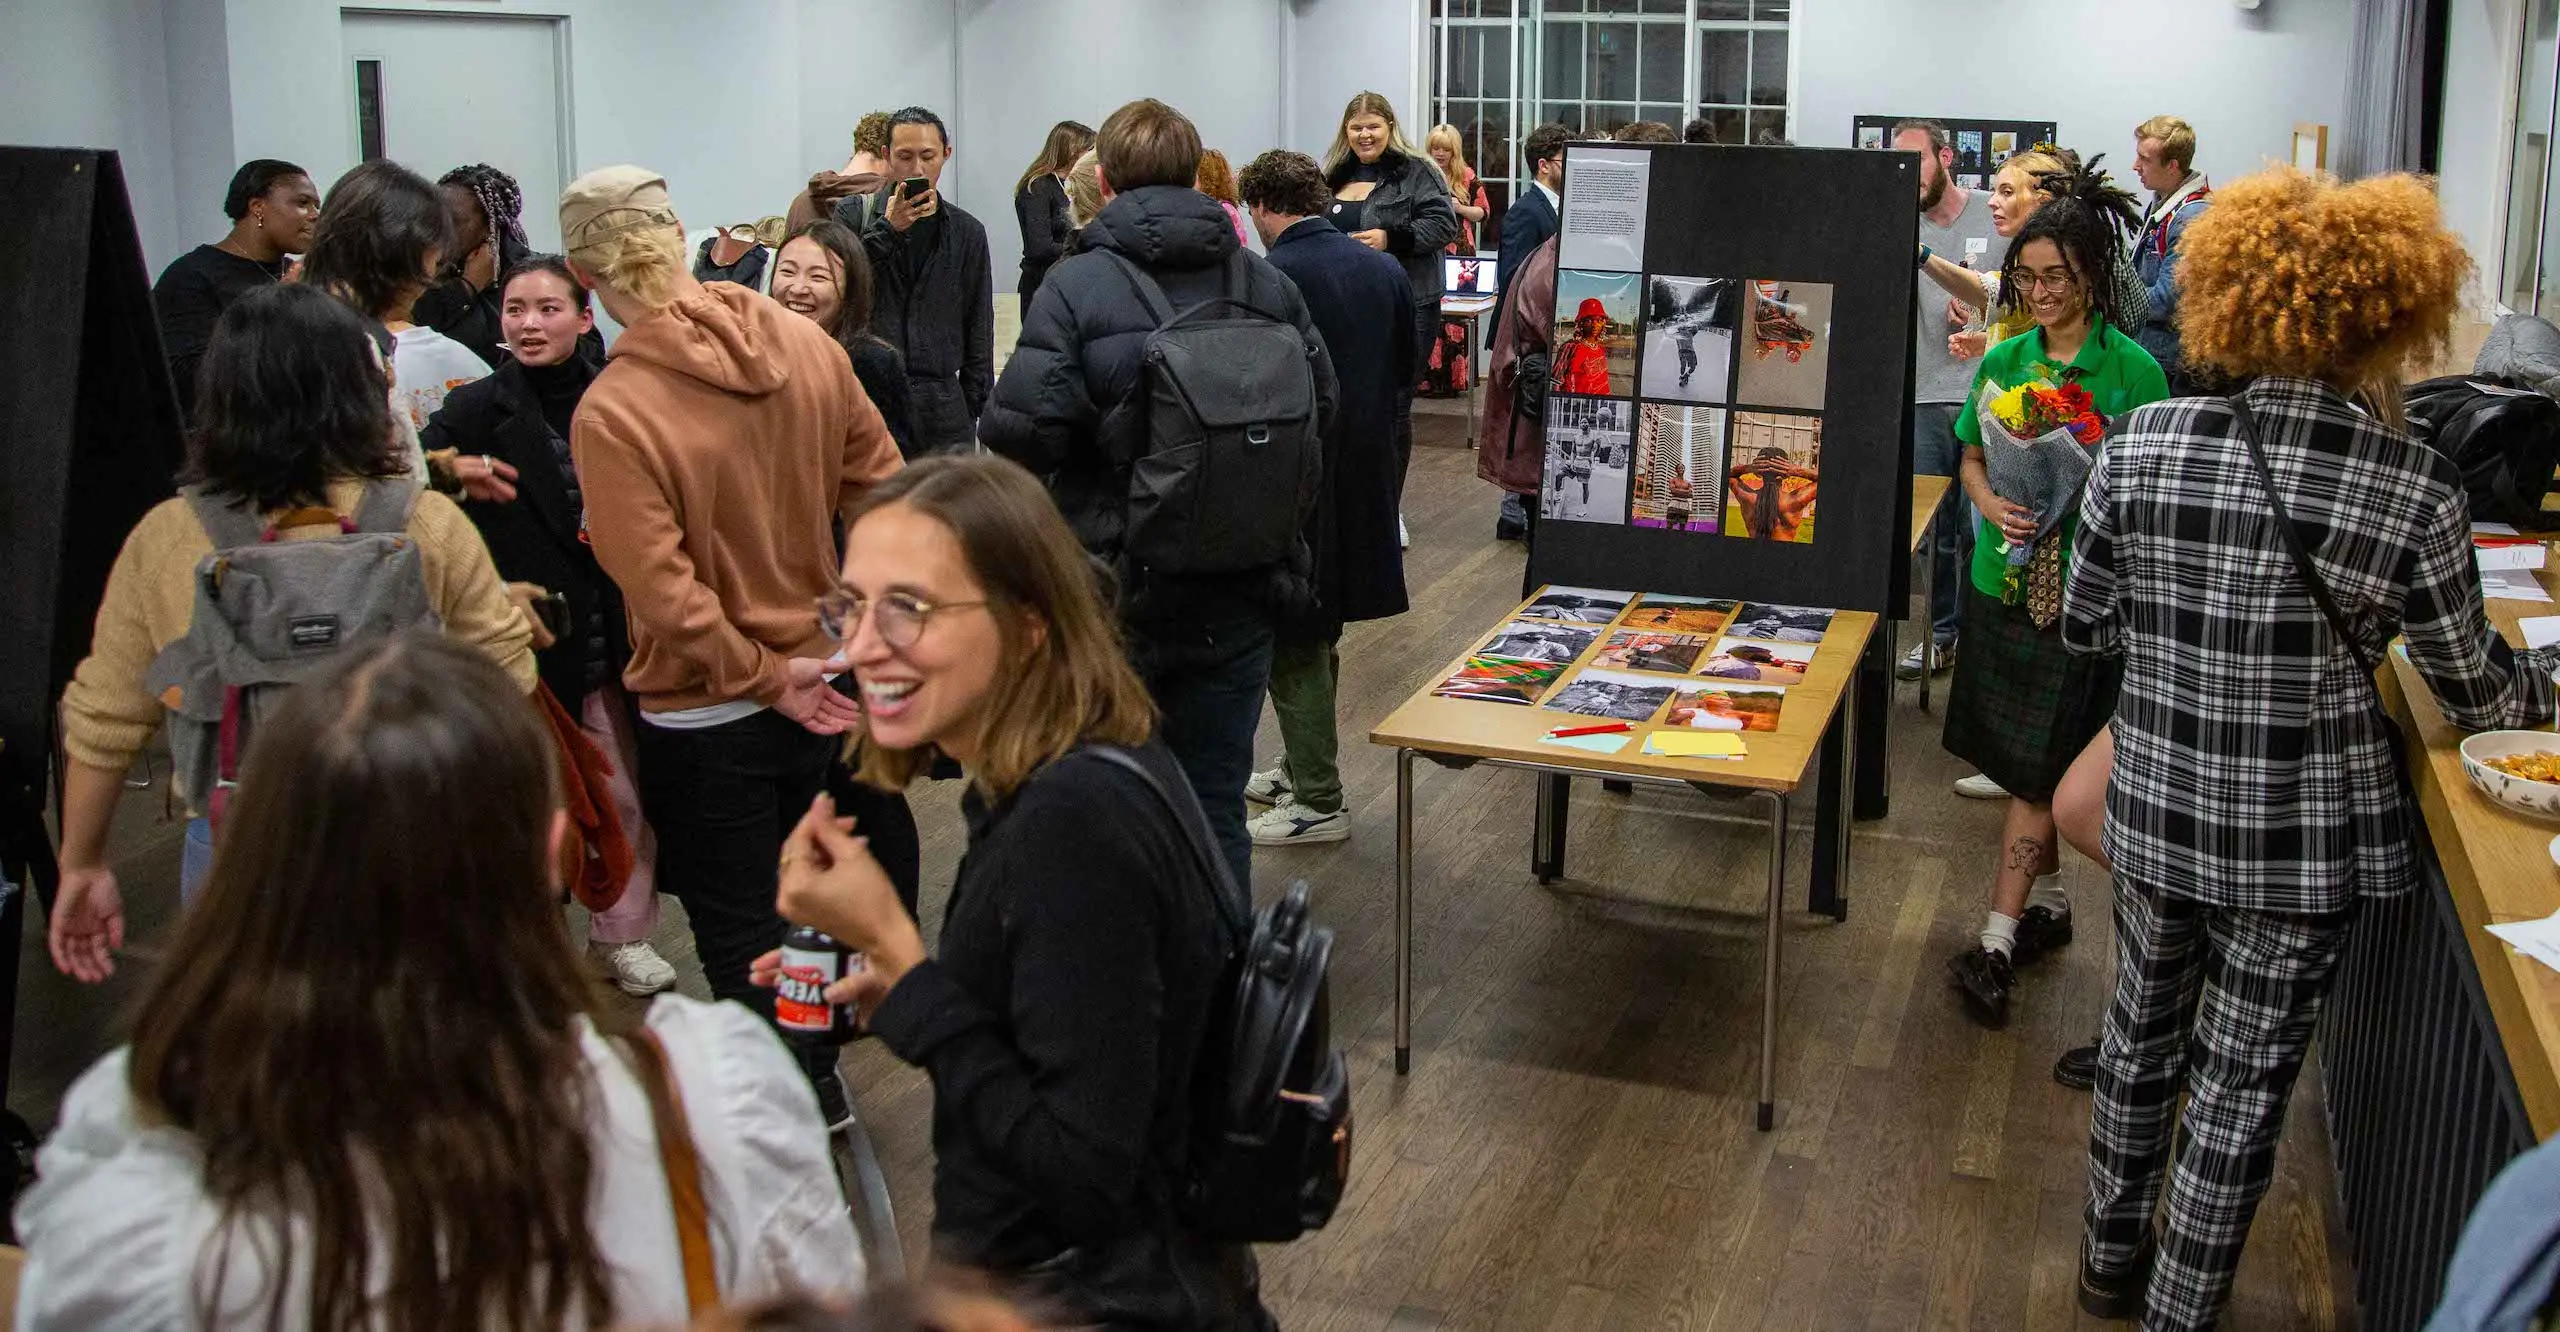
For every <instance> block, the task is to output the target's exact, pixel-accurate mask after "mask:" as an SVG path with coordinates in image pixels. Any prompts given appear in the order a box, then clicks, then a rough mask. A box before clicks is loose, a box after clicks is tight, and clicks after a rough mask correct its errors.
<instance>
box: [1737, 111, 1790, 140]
mask: <svg viewBox="0 0 2560 1332" xmlns="http://www.w3.org/2000/svg"><path fill="white" fill-rule="evenodd" d="M1763 132H1766V133H1770V134H1774V135H1777V136H1778V137H1779V138H1781V139H1783V138H1785V137H1787V113H1786V112H1784V111H1754V112H1752V113H1751V137H1750V138H1749V139H1746V140H1744V141H1743V142H1746V143H1758V142H1760V135H1761V134H1762V133H1763Z"/></svg>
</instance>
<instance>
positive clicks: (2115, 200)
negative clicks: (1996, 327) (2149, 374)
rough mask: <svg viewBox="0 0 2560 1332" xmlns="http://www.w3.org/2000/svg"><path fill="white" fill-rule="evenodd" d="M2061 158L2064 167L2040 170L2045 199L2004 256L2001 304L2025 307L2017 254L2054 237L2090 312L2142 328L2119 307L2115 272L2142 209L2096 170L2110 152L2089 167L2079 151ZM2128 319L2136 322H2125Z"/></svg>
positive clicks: (2123, 326)
mask: <svg viewBox="0 0 2560 1332" xmlns="http://www.w3.org/2000/svg"><path fill="white" fill-rule="evenodd" d="M2061 160H2062V161H2063V164H2064V165H2063V169H2062V170H2060V171H2046V172H2039V173H2037V175H2036V185H2037V188H2039V189H2041V190H2043V191H2044V193H2045V195H2046V198H2045V201H2044V202H2043V203H2041V204H2038V205H2036V211H2035V212H2033V213H2031V214H2029V215H2028V217H2027V224H2026V225H2025V226H2023V227H2020V228H2018V234H2017V235H2016V236H2015V237H2014V238H2012V239H2011V240H2010V242H2009V252H2008V253H2007V254H2006V255H2004V256H2002V258H2001V260H2000V291H2001V296H2002V300H2003V303H2005V304H2006V305H2008V306H2009V308H2011V309H2024V308H2025V307H2026V301H2025V299H2024V294H2023V293H2024V291H2025V288H2023V287H2021V286H2019V285H2018V269H2019V267H2020V259H2019V256H2021V255H2023V254H2025V253H2026V250H2027V242H2029V241H2034V240H2043V241H2051V242H2053V245H2054V248H2055V249H2058V250H2060V251H2061V252H2062V261H2063V262H2064V263H2066V264H2069V265H2070V266H2071V273H2072V276H2073V277H2075V278H2077V279H2079V282H2080V287H2081V294H2082V296H2083V297H2084V298H2086V300H2087V301H2088V304H2089V308H2090V309H2091V310H2092V311H2095V312H2096V313H2098V314H2101V315H2104V316H2105V317H2106V321H2107V323H2108V325H2109V326H2111V327H2113V328H2115V329H2116V330H2118V331H2119V332H2125V331H2129V330H2131V329H2134V328H2139V327H2140V326H2141V320H2140V319H2138V318H2135V314H2134V312H2133V311H2130V310H2119V309H2117V308H2116V292H2115V287H2116V284H2115V271H2116V265H2117V264H2118V263H2120V262H2122V257H2123V255H2124V246H2125V238H2126V237H2127V236H2129V235H2132V234H2135V233H2138V232H2139V231H2140V230H2141V229H2142V207H2141V205H2140V204H2139V203H2138V202H2136V201H2135V199H2134V197H2133V196H2132V195H2131V194H2129V193H2127V192H2125V191H2124V190H2122V189H2120V188H2118V187H2117V186H2116V184H2115V182H2114V181H2113V180H2112V179H2110V178H2109V177H2108V175H2107V173H2106V172H2104V171H2102V170H2100V169H2099V168H2098V164H2099V163H2100V162H2104V161H2105V160H2107V158H2106V154H2104V153H2100V154H2099V155H2098V156H2096V157H2093V158H2090V159H2089V161H2088V162H2087V164H2086V165H2083V164H2082V163H2081V162H2080V161H2079V159H2078V157H2077V156H2076V155H2071V156H2064V157H2062V159H2061ZM2129 319H2130V320H2132V321H2133V322H2131V323H2128V322H2126V321H2127V320H2129Z"/></svg>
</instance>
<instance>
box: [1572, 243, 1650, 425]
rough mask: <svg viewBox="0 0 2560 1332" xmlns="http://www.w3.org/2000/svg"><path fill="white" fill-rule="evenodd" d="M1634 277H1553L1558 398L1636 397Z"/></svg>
mask: <svg viewBox="0 0 2560 1332" xmlns="http://www.w3.org/2000/svg"><path fill="white" fill-rule="evenodd" d="M1637 286H1638V279H1637V276H1636V275H1635V274H1633V273H1592V272H1586V271H1583V270H1581V269H1574V268H1568V269H1566V270H1564V271H1563V272H1560V273H1558V274H1556V326H1555V357H1554V365H1555V368H1554V370H1553V371H1552V372H1551V375H1552V378H1551V379H1550V387H1552V388H1553V390H1554V391H1555V392H1558V393H1581V394H1589V395H1590V396H1592V397H1595V398H1623V397H1628V396H1630V395H1632V394H1633V393H1634V392H1635V383H1636V379H1635V370H1636V288H1637Z"/></svg>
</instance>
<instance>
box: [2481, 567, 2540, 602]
mask: <svg viewBox="0 0 2560 1332" xmlns="http://www.w3.org/2000/svg"><path fill="white" fill-rule="evenodd" d="M2480 595H2481V596H2482V597H2484V598H2486V599H2488V600H2490V601H2549V600H2551V594H2550V593H2548V592H2545V591H2543V590H2542V584H2541V583H2540V582H2538V581H2536V580H2535V579H2534V576H2533V571H2532V570H2530V569H2494V570H2489V571H2487V572H2484V573H2482V574H2481V575H2480Z"/></svg>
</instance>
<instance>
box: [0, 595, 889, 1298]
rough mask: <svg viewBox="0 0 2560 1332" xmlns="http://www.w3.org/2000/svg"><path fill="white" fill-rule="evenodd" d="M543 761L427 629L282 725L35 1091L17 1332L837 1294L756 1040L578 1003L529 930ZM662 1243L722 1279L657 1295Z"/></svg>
mask: <svg viewBox="0 0 2560 1332" xmlns="http://www.w3.org/2000/svg"><path fill="white" fill-rule="evenodd" d="M551 754H552V745H551V740H550V733H549V731H548V729H547V728H546V726H545V723H544V722H543V720H542V719H541V717H540V716H539V715H538V714H537V713H536V712H535V711H534V709H533V707H532V706H531V705H530V704H528V703H527V702H526V701H525V698H524V694H523V691H522V690H521V689H520V688H519V687H518V686H517V685H516V684H515V682H514V681H512V680H510V679H509V678H508V676H507V674H506V673H505V672H504V671H502V670H500V669H499V668H498V667H497V666H496V665H494V664H493V663H491V662H490V661H489V660H488V658H487V656H486V655H485V654H484V653H481V652H478V651H475V650H474V649H472V648H470V647H467V646H463V645H460V644H456V643H452V642H449V641H447V640H445V639H443V638H440V637H438V636H436V635H433V634H429V633H424V632H416V633H411V634H408V635H404V636H402V637H399V638H395V639H393V640H391V641H390V642H388V643H386V644H384V645H383V646H381V647H380V648H377V649H375V650H373V651H371V652H366V653H350V654H348V655H347V656H346V657H344V658H343V659H341V660H338V661H334V662H332V663H330V664H329V665H328V666H327V667H326V668H325V669H324V670H323V671H322V672H321V674H319V675H318V676H317V677H315V678H314V679H312V680H310V681H309V682H307V683H305V684H303V685H301V686H300V687H299V688H297V689H295V690H294V691H293V692H292V693H291V694H289V695H287V696H286V698H285V700H284V702H283V704H282V705H281V708H280V710H279V711H278V712H277V713H276V715H274V716H272V717H269V718H267V719H266V721H265V722H264V723H263V724H262V725H261V726H260V727H259V730H258V737H257V739H256V740H255V741H254V742H253V743H252V745H251V747H250V751H249V757H248V763H247V766H246V768H245V769H244V771H243V773H242V782H241V785H240V788H239V790H238V793H237V798H236V799H235V800H234V801H233V802H232V804H231V806H230V813H229V818H228V820H227V821H226V823H225V825H224V829H223V841H222V846H221V850H220V851H219V853H218V854H217V855H216V857H215V859H214V865H213V876H212V880H211V882H210V883H209V884H208V885H207V887H206V890H205V893H204V896H203V897H202V898H201V899H199V900H198V901H197V902H196V904H195V906H194V907H193V909H192V910H190V911H189V912H188V914H187V916H186V917H185V919H184V921H183V923H182V924H181V925H180V926H179V931H178V935H177V938H176V939H175V940H174V941H173V942H172V943H171V945H170V947H169V949H168V953H167V960H166V961H165V962H164V963H163V965H162V970H161V971H160V973H159V975H158V976H157V977H156V978H155V979H154V980H153V982H152V985H151V988H150V990H149V991H148V992H147V993H146V994H145V996H144V999H143V1003H142V1005H141V1007H140V1009H139V1010H138V1011H139V1013H140V1016H139V1017H138V1019H137V1020H136V1022H135V1025H134V1032H133V1043H132V1044H131V1045H130V1046H129V1047H127V1048H125V1049H121V1050H117V1051H115V1052H114V1053H112V1054H109V1055H108V1056H107V1057H106V1058H104V1059H102V1060H100V1061H99V1062H98V1063H97V1065H96V1066H94V1067H92V1068H91V1069H90V1070H89V1072H88V1073H87V1074H85V1075H84V1076H83V1077H82V1078H81V1079H80V1081H79V1082H78V1083H76V1084H75V1085H74V1086H73V1087H72V1089H71V1091H70V1094H69V1095H68V1096H66V1097H65V1098H64V1101H63V1107H62V1116H61V1125H60V1127H59V1128H58V1129H57V1130H56V1132H55V1134H54V1136H53V1138H52V1139H51V1140H50V1141H49V1142H47V1143H46V1145H45V1147H44V1150H43V1153H42V1155H41V1158H40V1160H41V1163H42V1167H43V1178H42V1181H41V1182H40V1183H38V1184H37V1185H36V1186H35V1188H34V1189H33V1190H32V1191H31V1192H29V1193H28V1194H27V1195H26V1197H25V1199H24V1200H23V1201H22V1202H21V1203H20V1204H19V1206H18V1212H17V1221H18V1227H19V1232H20V1233H21V1234H22V1235H23V1236H24V1237H25V1241H26V1244H27V1267H26V1273H25V1276H24V1278H23V1279H22V1280H21V1282H20V1284H19V1288H18V1318H19V1321H20V1322H21V1323H22V1324H24V1325H26V1326H30V1327H154V1328H166V1327H194V1328H251V1327H255V1328H274V1327H312V1328H346V1327H365V1328H376V1329H382V1332H440V1330H441V1329H446V1328H460V1327H507V1328H570V1327H578V1328H586V1327H596V1326H602V1325H604V1324H608V1323H614V1322H618V1321H620V1320H625V1319H631V1320H641V1321H671V1320H677V1319H682V1318H683V1317H685V1316H686V1315H687V1313H688V1312H689V1311H690V1310H691V1309H693V1308H695V1307H699V1306H700V1305H702V1304H707V1303H708V1302H709V1301H710V1299H712V1298H716V1297H719V1296H723V1295H726V1296H739V1297H743V1296H749V1295H755V1294H759V1293H775V1292H779V1291H782V1290H787V1289H793V1288H804V1287H817V1288H835V1289H847V1288H854V1287H858V1286H860V1285H861V1283H862V1277H863V1263H862V1258H861V1255H860V1252H859V1250H858V1248H857V1244H856V1240H855V1236H854V1232H853V1228H852V1224H851V1222H850V1220H849V1218H848V1216H847V1214H846V1210H845V1204H844V1199H843V1197H842V1195H841V1193H840V1192H839V1191H838V1189H837V1186H836V1182H835V1176H834V1173H833V1172H832V1171H831V1170H830V1169H829V1166H828V1158H827V1154H826V1150H825V1129H824V1126H823V1125H822V1124H821V1123H820V1122H819V1119H818V1110H817V1103H816V1101H815V1100H814V1099H813V1098H812V1097H811V1095H810V1093H809V1090H808V1083H807V1081H806V1080H805V1079H804V1078H803V1077H802V1076H801V1073H800V1070H799V1068H798V1066H797V1065H796V1064H795V1063H794V1062H793V1060H792V1058H791V1056H790V1055H789V1054H788V1053H786V1052H785V1051H784V1049H783V1047H782V1044H781V1042H780V1041H779V1040H778V1039H776V1038H775V1037H774V1036H773V1034H772V1033H771V1032H770V1031H769V1030H767V1029H766V1027H765V1024H764V1022H763V1020H762V1019H760V1018H758V1017H757V1016H755V1015H754V1014H752V1013H750V1012H748V1011H747V1010H745V1009H743V1008H740V1007H738V1006H736V1005H734V1004H717V1005H713V1004H702V1003H696V1002H694V1001H692V1000H688V999H682V998H678V997H676V996H673V995H669V996H666V997H664V998H661V999H660V1000H658V1001H657V1003H656V1004H655V1005H654V1006H653V1007H652V1008H651V1009H650V1011H649V1014H648V1017H647V1019H646V1020H645V1021H644V1022H633V1021H632V1020H631V1019H630V1017H629V1015H628V1013H627V1012H626V1011H624V1010H620V1009H618V1008H616V1007H612V1006H608V1005H607V1004H606V1003H605V1002H604V1000H603V999H602V997H601V994H600V991H599V990H598V988H597V986H596V983H595V981H594V980H593V979H592V978H591V977H590V976H589V975H588V973H587V971H586V968H585V966H584V964H583V963H582V962H581V960H580V959H579V956H578V950H577V949H576V947H575V946H574V945H573V944H572V943H571V942H570V940H569V936H568V932H567V930H566V928H565V926H564V924H563V922H562V917H561V910H560V907H559V905H558V903H559V898H560V889H559V883H560V876H559V869H558V862H559V860H560V850H561V842H562V837H563V835H564V829H565V826H566V815H565V814H563V813H562V811H561V805H560V790H559V785H558V782H557V780H556V778H555V776H554V774H553V772H552V768H551ZM644 1070H645V1071H644ZM662 1098H667V1099H672V1100H673V1101H677V1102H680V1103H681V1105H682V1108H683V1112H684V1116H685V1118H686V1119H687V1120H689V1121H690V1125H691V1133H690V1136H691V1140H692V1143H693V1146H694V1148H695V1151H696V1154H697V1157H698V1164H697V1166H696V1168H695V1170H694V1172H693V1173H694V1179H695V1180H696V1181H697V1182H698V1184H699V1186H700V1192H701V1196H702V1199H703V1207H704V1210H703V1213H702V1215H701V1217H700V1219H699V1221H698V1223H697V1224H694V1225H690V1226H688V1225H686V1224H685V1223H682V1222H678V1221H674V1220H672V1219H671V1215H670V1201H669V1199H670V1186H669V1167H668V1166H667V1164H666V1163H665V1162H664V1161H663V1160H662V1159H661V1156H660V1139H659V1136H658V1133H659V1130H658V1129H657V1128H656V1127H654V1126H655V1124H656V1123H657V1119H658V1117H657V1115H655V1114H654V1113H653V1111H652V1109H651V1106H652V1104H653V1103H655V1102H657V1101H658V1100H660V1099H662ZM670 1118H672V1117H671V1116H670ZM670 1141H672V1139H670ZM688 1230H690V1231H692V1232H693V1233H695V1234H697V1235H700V1236H703V1237H704V1242H705V1243H706V1244H708V1243H710V1242H711V1240H712V1238H714V1237H716V1238H717V1239H718V1240H719V1242H720V1244H721V1246H722V1247H721V1250H720V1251H721V1252H722V1253H724V1254H725V1255H726V1257H725V1261H723V1262H721V1263H720V1264H719V1266H718V1277H717V1278H716V1279H715V1280H714V1281H713V1282H712V1283H711V1286H712V1287H713V1288H708V1289H702V1290H697V1291H692V1292H689V1291H688V1288H687V1283H686V1278H685V1271H686V1259H685V1255H684V1253H683V1252H682V1251H681V1250H682V1247H683V1245H682V1241H681V1240H680V1238H679V1236H680V1234H682V1233H684V1232H685V1231H688Z"/></svg>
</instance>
